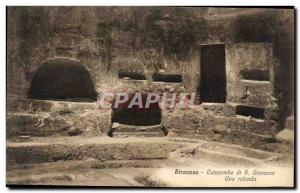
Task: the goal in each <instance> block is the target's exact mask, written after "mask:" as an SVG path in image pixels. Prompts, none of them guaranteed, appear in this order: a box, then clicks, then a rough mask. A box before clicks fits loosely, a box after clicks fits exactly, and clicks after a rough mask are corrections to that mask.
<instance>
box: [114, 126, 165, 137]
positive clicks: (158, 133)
mask: <svg viewBox="0 0 300 193" xmlns="http://www.w3.org/2000/svg"><path fill="white" fill-rule="evenodd" d="M109 133H110V134H109V135H111V136H112V137H130V136H135V137H163V136H166V132H165V130H164V128H163V126H162V125H150V126H136V125H125V124H120V123H113V125H112V127H111V130H110V132H109Z"/></svg>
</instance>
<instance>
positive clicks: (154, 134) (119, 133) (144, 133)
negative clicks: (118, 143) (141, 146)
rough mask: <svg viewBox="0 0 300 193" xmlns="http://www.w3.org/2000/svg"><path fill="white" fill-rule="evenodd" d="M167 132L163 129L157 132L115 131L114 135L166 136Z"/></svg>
mask: <svg viewBox="0 0 300 193" xmlns="http://www.w3.org/2000/svg"><path fill="white" fill-rule="evenodd" d="M164 136H166V134H165V133H164V132H163V131H160V132H157V131H154V132H145V131H142V132H136V131H135V132H114V133H113V134H112V137H164Z"/></svg>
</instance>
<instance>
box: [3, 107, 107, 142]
mask: <svg viewBox="0 0 300 193" xmlns="http://www.w3.org/2000/svg"><path fill="white" fill-rule="evenodd" d="M105 110H106V109H105ZM105 110H104V111H103V110H101V109H86V110H83V111H80V113H76V112H73V110H70V109H64V108H63V109H59V110H57V111H56V110H55V111H52V112H39V113H37V112H36V113H28V112H26V111H25V112H24V113H18V112H9V113H7V114H6V133H7V137H8V138H17V139H18V138H20V137H22V136H27V137H34V136H41V137H46V136H76V135H94V136H99V135H102V134H103V133H106V131H107V129H108V128H109V127H110V116H111V113H110V111H105Z"/></svg>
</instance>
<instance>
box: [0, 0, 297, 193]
mask: <svg viewBox="0 0 300 193" xmlns="http://www.w3.org/2000/svg"><path fill="white" fill-rule="evenodd" d="M299 2H300V1H299V0H289V1H282V0H280V1H274V0H252V1H242V0H241V1H239V0H227V1H225V0H202V1H197V0H189V1H182V0H174V1H164V2H162V0H151V1H149V0H148V1H147V0H143V1H138V0H109V1H97V0H76V1H74V0H63V1H62V0H51V1H41V0H30V1H28V0H26V1H24V0H4V1H0V5H1V6H0V18H1V22H0V23H1V27H0V37H1V40H2V41H1V42H2V43H1V44H0V50H1V52H0V59H1V63H2V65H1V70H0V73H1V74H0V82H1V84H0V97H1V103H0V104H1V108H0V117H1V121H0V124H1V127H0V128H1V135H0V140H1V148H0V155H2V156H1V159H0V171H1V176H0V182H1V184H0V189H1V192H8V191H11V190H9V189H8V188H6V187H5V171H6V168H5V155H6V147H5V144H6V136H5V122H6V118H5V99H6V96H5V92H6V85H5V83H6V80H5V77H6V69H5V65H6V44H5V43H4V42H6V26H5V24H6V15H5V14H6V6H17V5H19V6H24V5H27V6H30V5H43V6H55V5H58V6H59V5H69V6H71V5H72V6H75V5H78V6H80V5H81V6H97V5H98V6H100V5H101V6H109V5H116V6H120V5H126V6H131V5H135V6H141V5H142V6H150V5H163V6H168V5H177V6H179V5H181V6H182V5H185V6H286V5H291V6H295V7H296V8H297V7H299ZM183 3H184V4H183ZM296 21H297V25H296V26H298V25H299V20H298V19H297V20H296ZM298 42H299V38H298V37H297V45H298ZM297 56H299V49H297ZM296 65H297V64H296ZM299 71H300V70H299V68H298V69H297V74H299ZM297 79H298V78H297ZM299 87H300V86H299V82H298V81H297V90H298V91H299ZM297 94H298V93H297ZM298 118H299V117H298V116H297V121H298V120H299V119H298ZM297 133H299V131H298V132H297ZM297 137H299V136H297ZM297 139H298V138H297ZM298 149H299V148H297V150H298ZM297 154H298V152H297ZM297 166H298V167H299V165H297ZM296 179H299V177H297V178H296ZM296 184H298V185H299V181H298V182H297V183H296ZM13 191H16V190H13ZM27 191H28V190H26V189H25V190H18V192H27ZM57 191H58V192H65V191H77V190H76V189H72V190H68V189H65V190H57ZM80 191H82V190H80ZM87 191H90V190H89V189H85V190H83V192H87ZM97 191H108V190H105V189H104V190H97ZM109 191H113V192H116V191H118V190H109ZM126 191H128V192H131V191H137V190H132V189H129V190H126ZM138 191H141V190H138ZM142 191H148V189H144V190H142ZM155 191H158V192H164V191H166V190H155ZM177 191H178V190H177ZM180 191H182V192H184V191H186V190H180ZM199 191H203V190H199ZM215 191H216V190H215ZM215 191H210V192H215ZM228 191H232V190H228ZM248 191H250V190H248ZM255 191H258V190H255ZM261 191H265V190H261ZM35 192H49V193H50V192H52V190H51V188H49V189H47V190H45V189H42V190H35Z"/></svg>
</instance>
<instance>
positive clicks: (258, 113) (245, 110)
mask: <svg viewBox="0 0 300 193" xmlns="http://www.w3.org/2000/svg"><path fill="white" fill-rule="evenodd" d="M235 113H236V114H237V115H242V116H246V117H248V116H251V117H253V118H256V119H264V114H265V109H264V108H260V107H251V106H245V105H238V106H236V111H235Z"/></svg>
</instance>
